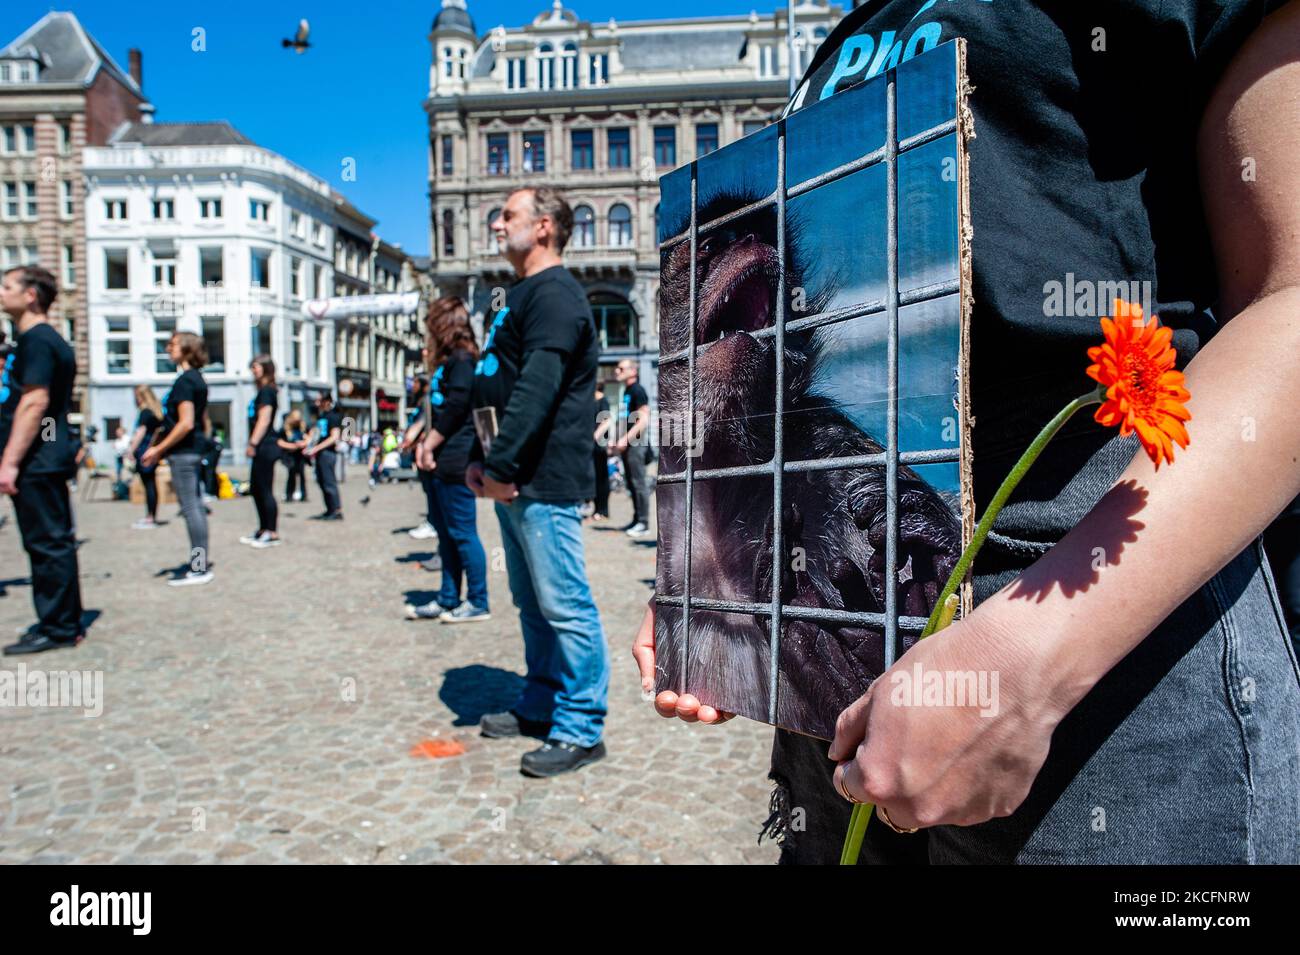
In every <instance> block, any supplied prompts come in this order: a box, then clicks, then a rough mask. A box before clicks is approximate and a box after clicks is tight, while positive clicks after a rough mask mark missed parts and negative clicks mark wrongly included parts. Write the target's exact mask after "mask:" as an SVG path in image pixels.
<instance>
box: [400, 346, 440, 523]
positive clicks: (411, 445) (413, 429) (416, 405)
mask: <svg viewBox="0 0 1300 955" xmlns="http://www.w3.org/2000/svg"><path fill="white" fill-rule="evenodd" d="M423 351H424V367H425V368H428V367H429V366H430V361H429V350H428V349H427V348H426V349H424V350H423ZM428 405H429V378H428V376H427V375H420V376H419V377H417V378H416V379H415V389H414V391H413V393H412V394H411V414H410V417H409V419H408V420H407V422H406V432H405V434H403V435H402V446H401V449H402V451H403V452H405V451H412V452H414V453H415V456H416V458H417V460H416V473H417V474H419V476H420V488H421V489H422V490H423V491H424V514H425V518H424V520H423V521H421V522H420V523H419V524H417V525H416V526H415V527H412V528H411V529H410V530H409V531H407V532H406V533H407V534H408V535H409V536H410V537H411V539H412V540H417V541H422V540H436V539H437V537H438V532H437V530H435V529H434V526H433V508H434V503H433V481H434V477H433V471H426V470H424V469H423V468H421V467H420V466H419V460H418V458H419V448H418V447H417V443H418V442H419V440H420V435H421V434H423V433H424V429H425V428H426V427H427V422H428V420H429V408H428Z"/></svg>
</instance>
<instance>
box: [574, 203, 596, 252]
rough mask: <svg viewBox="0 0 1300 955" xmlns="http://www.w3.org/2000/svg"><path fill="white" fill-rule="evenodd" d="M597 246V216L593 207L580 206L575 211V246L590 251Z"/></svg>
mask: <svg viewBox="0 0 1300 955" xmlns="http://www.w3.org/2000/svg"><path fill="white" fill-rule="evenodd" d="M595 244H596V215H595V213H593V212H592V211H591V206H578V208H576V209H574V210H573V245H574V247H575V248H579V249H590V248H592V247H593V246H595Z"/></svg>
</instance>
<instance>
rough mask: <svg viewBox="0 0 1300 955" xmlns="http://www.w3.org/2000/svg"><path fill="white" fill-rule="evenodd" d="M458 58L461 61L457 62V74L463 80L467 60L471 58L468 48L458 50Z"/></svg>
mask: <svg viewBox="0 0 1300 955" xmlns="http://www.w3.org/2000/svg"><path fill="white" fill-rule="evenodd" d="M456 59H457V60H459V62H458V63H457V64H456V66H457V75H458V76H459V77H460V78H461V79H462V80H463V79H464V78H465V61H466V60H467V59H469V54H468V52H467V51H466V50H464V49H461V50H459V51H457V53H456Z"/></svg>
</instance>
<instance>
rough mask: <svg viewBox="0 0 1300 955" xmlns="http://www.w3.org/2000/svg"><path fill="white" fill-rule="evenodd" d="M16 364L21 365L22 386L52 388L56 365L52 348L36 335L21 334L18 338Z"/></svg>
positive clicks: (55, 357)
mask: <svg viewBox="0 0 1300 955" xmlns="http://www.w3.org/2000/svg"><path fill="white" fill-rule="evenodd" d="M18 364H19V365H21V366H22V369H23V378H22V384H23V387H24V388H31V387H38V388H52V387H53V386H54V372H55V369H56V368H57V367H58V362H57V356H56V355H55V353H54V348H53V347H52V346H51V345H50V343H49V342H48V341H46V340H45V339H44V338H41V337H40V336H37V335H23V336H21V337H20V338H19V339H18Z"/></svg>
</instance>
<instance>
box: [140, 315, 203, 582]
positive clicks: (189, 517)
mask: <svg viewBox="0 0 1300 955" xmlns="http://www.w3.org/2000/svg"><path fill="white" fill-rule="evenodd" d="M167 357H168V358H170V359H171V360H172V361H173V362H175V364H176V367H177V368H179V369H180V374H179V375H177V376H176V381H175V382H173V383H172V387H171V390H170V391H168V392H167V395H166V396H165V397H164V398H163V402H162V405H163V423H162V427H161V428H160V429H159V434H161V435H162V440H160V441H158V442H157V443H156V444H154V445H153V446H152V447H151V448H149V449H148V450H147V451H145V453H144V456H143V458H142V459H141V462H140V463H141V464H142V465H143V466H145V467H149V468H152V467H156V466H157V464H158V462H159V461H161V460H162V459H163V458H167V460H168V461H169V462H170V463H171V468H172V487H173V488H174V489H175V490H176V497H177V498H178V499H179V500H180V504H181V517H183V518H184V519H185V526H186V528H187V529H188V530H189V535H190V558H189V561H188V562H187V563H188V566H189V569H188V570H187V571H186V572H185V574H184V575H182V576H179V577H175V578H173V579H171V580H169V581H167V583H168V585H169V586H172V587H188V586H195V585H199V584H207V583H211V582H212V554H211V552H210V551H209V550H208V515H207V510H206V509H205V508H204V505H203V496H202V491H201V490H200V488H201V486H202V469H203V456H202V455H201V454H200V452H199V443H198V437H199V430H198V426H199V422H201V421H203V420H204V418H205V417H206V416H207V413H208V383H207V382H206V381H204V380H203V374H202V372H200V370H199V369H201V368H202V367H203V366H204V365H206V364H207V363H208V346H207V345H206V344H205V343H204V341H203V339H202V338H201V337H200V336H198V335H195V334H194V333H193V332H176V333H175V334H173V335H172V337H171V339H170V340H169V341H168V342H167Z"/></svg>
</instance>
